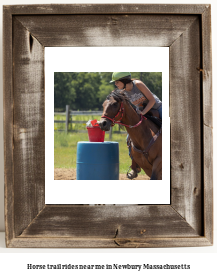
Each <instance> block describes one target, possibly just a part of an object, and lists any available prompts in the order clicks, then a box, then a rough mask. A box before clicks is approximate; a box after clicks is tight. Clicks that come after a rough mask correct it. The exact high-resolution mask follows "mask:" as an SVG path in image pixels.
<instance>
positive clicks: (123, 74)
mask: <svg viewBox="0 0 217 278" xmlns="http://www.w3.org/2000/svg"><path fill="white" fill-rule="evenodd" d="M121 79H129V80H131V73H130V72H113V74H112V80H111V81H110V83H112V82H115V81H117V80H120V81H121Z"/></svg>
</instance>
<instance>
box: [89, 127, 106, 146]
mask: <svg viewBox="0 0 217 278" xmlns="http://www.w3.org/2000/svg"><path fill="white" fill-rule="evenodd" d="M87 132H88V137H89V141H90V142H104V138H105V131H103V130H101V128H100V127H99V125H98V126H96V125H95V126H87Z"/></svg>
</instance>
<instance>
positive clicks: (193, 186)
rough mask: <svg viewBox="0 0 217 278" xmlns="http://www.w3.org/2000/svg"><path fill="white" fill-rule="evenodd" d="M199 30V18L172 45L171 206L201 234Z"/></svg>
mask: <svg viewBox="0 0 217 278" xmlns="http://www.w3.org/2000/svg"><path fill="white" fill-rule="evenodd" d="M200 57H201V56H200V28H199V18H197V19H196V20H195V21H194V22H193V23H192V25H191V26H190V28H188V29H187V30H186V31H185V32H184V33H183V34H182V35H181V36H180V37H179V38H178V39H177V40H176V41H175V42H174V43H173V44H172V45H171V46H170V117H171V185H172V198H171V205H172V206H173V207H174V209H176V210H177V211H178V212H179V213H180V215H181V216H182V217H183V218H184V219H186V221H187V222H188V223H189V224H190V225H191V226H192V227H193V228H194V229H195V230H196V231H197V232H198V233H199V234H200V233H201V231H202V224H203V223H202V219H201V213H202V193H201V191H202V188H201V186H202V180H201V169H202V161H201V158H202V153H201V136H202V130H201V125H202V123H201V93H200V92H201V88H200V82H201V80H200V71H199V70H198V68H199V67H200V63H201V59H200Z"/></svg>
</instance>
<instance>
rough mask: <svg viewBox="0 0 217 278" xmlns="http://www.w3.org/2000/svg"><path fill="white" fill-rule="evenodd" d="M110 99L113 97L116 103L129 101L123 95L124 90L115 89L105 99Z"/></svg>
mask: <svg viewBox="0 0 217 278" xmlns="http://www.w3.org/2000/svg"><path fill="white" fill-rule="evenodd" d="M110 97H113V98H114V99H115V100H116V101H118V102H120V101H123V100H124V99H125V100H128V101H129V99H128V97H127V95H126V94H125V90H120V89H115V90H114V91H112V92H111V93H110V94H109V95H108V96H107V97H106V99H110Z"/></svg>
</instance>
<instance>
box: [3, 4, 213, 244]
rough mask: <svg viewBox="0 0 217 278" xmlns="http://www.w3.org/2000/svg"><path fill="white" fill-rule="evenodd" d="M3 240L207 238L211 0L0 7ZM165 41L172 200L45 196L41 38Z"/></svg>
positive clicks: (65, 42)
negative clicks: (120, 202)
mask: <svg viewBox="0 0 217 278" xmlns="http://www.w3.org/2000/svg"><path fill="white" fill-rule="evenodd" d="M3 24H4V27H3V30H4V142H5V143H4V144H5V145H4V150H5V215H6V216H5V223H6V246H7V247H67V248H69V247H171V246H173V247H175V246H176V247H178V246H205V245H206V246H207V245H212V243H213V194H212V193H213V191H212V190H213V189H212V186H213V179H212V174H213V173H212V171H213V169H212V167H213V164H212V82H211V78H212V75H211V73H212V65H211V6H210V5H149V4H124V5H123V4H115V5H114V4H100V5H99V4H92V5H89V4H88V5H85V4H80V5H27V6H23V5H22V6H21V5H20V6H4V23H3ZM125 45H127V46H161V47H165V46H167V47H170V117H171V205H140V206H130V205H129V206H86V205H84V206H79V205H45V202H44V188H45V178H44V177H45V168H44V164H45V163H44V160H45V150H44V146H45V144H44V143H45V128H44V120H45V119H44V107H45V106H44V95H45V93H46V92H45V89H44V47H46V46H54V47H55V46H99V47H103V46H117V47H118V46H125Z"/></svg>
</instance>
